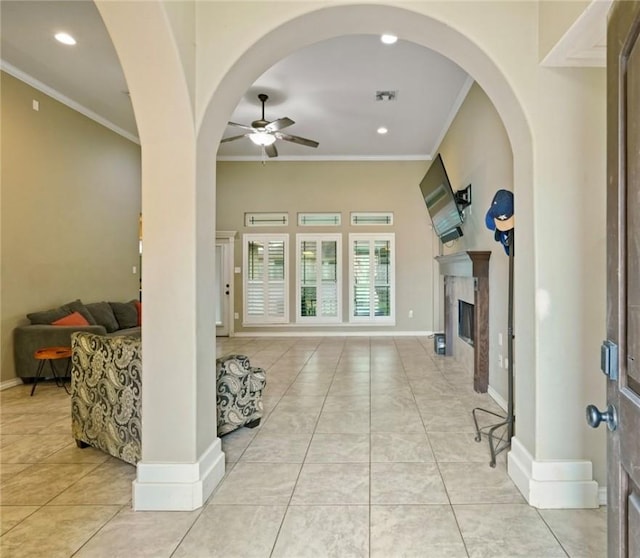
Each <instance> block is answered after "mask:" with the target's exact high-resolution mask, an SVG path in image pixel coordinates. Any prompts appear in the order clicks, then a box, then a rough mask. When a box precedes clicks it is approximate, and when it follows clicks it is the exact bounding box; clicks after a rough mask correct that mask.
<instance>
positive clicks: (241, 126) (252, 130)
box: [227, 122, 255, 132]
mask: <svg viewBox="0 0 640 558" xmlns="http://www.w3.org/2000/svg"><path fill="white" fill-rule="evenodd" d="M227 126H235V127H236V128H241V129H243V130H247V131H249V132H255V129H254V128H252V127H251V126H246V125H245V124H238V123H237V122H227Z"/></svg>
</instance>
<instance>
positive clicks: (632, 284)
mask: <svg viewBox="0 0 640 558" xmlns="http://www.w3.org/2000/svg"><path fill="white" fill-rule="evenodd" d="M639 31H640V3H639V2H629V1H626V0H625V1H620V2H616V3H615V4H614V5H613V7H612V10H611V12H610V17H609V25H608V32H607V103H608V106H607V179H608V180H607V338H608V341H607V342H605V344H604V345H603V359H602V361H603V365H604V366H603V370H604V371H605V372H609V374H608V375H609V380H608V381H607V404H608V405H607V407H608V408H607V410H606V411H605V412H603V413H599V412H597V411H596V410H595V408H594V407H592V406H590V408H588V413H587V414H588V416H589V415H590V419H591V420H590V424H592V426H597V424H598V423H599V422H600V420H601V419H602V420H604V421H606V422H607V425H608V427H609V431H608V434H607V458H608V479H607V485H608V486H607V499H608V556H609V558H613V557H616V558H621V557H631V556H640V438H639V436H638V433H639V432H640V40H638V33H639ZM616 346H617V349H616ZM616 353H617V354H616ZM616 361H617V363H618V364H617V365H616ZM607 362H609V364H610V365H609V366H606V364H607Z"/></svg>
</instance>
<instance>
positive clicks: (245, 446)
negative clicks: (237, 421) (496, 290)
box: [0, 337, 606, 558]
mask: <svg viewBox="0 0 640 558" xmlns="http://www.w3.org/2000/svg"><path fill="white" fill-rule="evenodd" d="M431 346H432V341H431V340H428V339H426V338H420V339H419V338H367V337H349V338H340V337H328V338H270V339H265V338H261V339H248V338H232V339H218V354H227V353H231V352H236V353H241V354H246V355H248V356H250V358H251V362H252V365H254V366H261V367H263V368H265V370H266V371H267V388H266V391H265V394H264V402H265V418H264V419H263V421H262V424H261V425H260V427H258V428H256V429H254V430H249V429H246V428H243V429H240V430H237V431H235V432H233V433H231V434H229V435H227V436H225V437H224V438H223V439H222V445H223V449H224V451H225V454H226V460H227V475H226V477H225V479H224V480H223V481H222V483H221V484H220V486H219V487H218V488H217V490H216V491H215V493H214V494H213V496H212V497H211V498H210V500H209V501H208V502H207V504H206V505H205V506H204V507H203V508H202V509H200V510H196V511H193V512H162V513H156V512H144V513H143V512H138V513H135V512H132V511H131V509H130V497H131V480H132V479H133V478H134V476H135V470H134V468H133V467H132V466H129V465H127V464H124V463H122V462H120V461H118V460H116V459H113V458H111V457H108V456H106V455H104V454H102V453H101V452H99V451H97V450H94V449H92V448H87V449H85V450H79V449H77V448H76V447H75V444H74V443H73V441H72V440H71V437H70V427H69V418H68V416H69V399H68V396H67V395H66V394H65V393H64V391H63V390H62V389H59V388H56V387H55V385H52V384H44V385H41V386H38V390H37V392H36V395H35V396H34V397H33V398H30V397H29V395H28V391H29V390H28V387H27V386H21V387H16V388H12V389H9V390H5V391H4V392H2V393H1V394H0V402H1V403H2V409H1V413H2V420H1V422H0V428H1V436H0V444H1V445H0V451H1V453H0V457H1V458H0V462H1V468H0V473H1V477H0V483H1V484H0V492H1V495H0V498H1V504H2V506H1V507H0V514H1V519H2V522H1V523H2V526H1V528H2V537H1V538H0V555H2V556H3V558H9V557H21V556H25V557H27V556H28V557H39V556H43V557H45V556H46V557H47V558H49V557H52V558H53V557H58V556H59V557H67V556H79V557H98V556H100V557H109V558H112V557H116V556H122V557H125V556H126V557H143V556H149V557H154V558H156V557H163V556H167V557H169V556H174V557H181V558H186V557H214V556H220V557H224V558H234V557H238V558H254V557H255V558H259V557H291V558H305V557H313V556H317V557H322V558H329V557H336V558H343V557H344V558H346V557H351V556H363V557H367V556H371V557H380V558H395V557H398V558H399V557H420V558H422V557H432V556H433V557H456V556H461V557H466V556H471V557H487V558H498V557H505V558H507V557H508V558H513V557H517V556H526V557H528V558H552V557H555V556H571V557H574V558H602V557H604V556H606V509H604V508H601V509H599V510H536V509H534V508H531V507H529V506H528V505H526V503H525V502H524V500H523V498H522V496H521V495H520V493H519V492H518V490H517V489H516V488H515V486H514V485H513V483H512V482H511V480H510V479H509V477H508V475H507V473H506V468H505V459H504V457H505V456H504V454H503V455H501V456H500V459H499V463H498V466H497V467H496V468H495V469H492V468H490V467H489V465H488V461H489V450H488V446H487V443H486V441H483V442H482V443H480V444H478V443H476V442H475V441H474V439H473V438H474V436H473V431H474V430H473V421H472V419H471V409H473V408H474V407H476V406H478V405H480V406H483V407H486V408H491V409H494V410H496V411H500V409H499V408H498V407H497V406H496V405H495V403H493V401H492V400H491V399H490V398H489V397H488V396H486V395H479V394H476V393H474V392H473V389H472V381H471V377H470V376H469V375H468V374H467V373H466V372H464V371H463V370H462V369H460V368H459V367H458V366H457V365H456V364H455V362H452V361H451V359H446V358H444V357H438V356H435V355H433V351H432V350H431Z"/></svg>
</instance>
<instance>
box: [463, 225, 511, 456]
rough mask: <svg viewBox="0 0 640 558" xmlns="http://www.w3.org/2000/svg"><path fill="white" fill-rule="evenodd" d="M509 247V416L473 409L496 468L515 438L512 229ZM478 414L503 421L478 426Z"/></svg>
mask: <svg viewBox="0 0 640 558" xmlns="http://www.w3.org/2000/svg"><path fill="white" fill-rule="evenodd" d="M508 235H509V237H508V240H507V242H508V246H509V311H508V325H507V358H508V359H509V363H508V366H507V384H508V387H507V390H508V393H507V414H506V416H505V415H501V414H498V413H494V412H493V411H489V410H488V409H483V408H481V407H476V408H475V409H473V411H471V412H472V414H473V422H474V424H475V427H476V438H475V440H476V442H480V441H481V440H482V436H483V435H484V436H486V437H487V439H488V440H489V451H490V453H491V461H490V462H489V465H490V466H491V467H495V466H496V457H497V456H498V455H499V454H500V453H502V452H503V451H504V450H506V449H509V448H510V447H511V438H512V437H513V427H514V423H515V415H514V409H513V339H514V336H513V257H514V251H515V242H514V240H515V234H514V230H513V229H511V230H510V231H509V233H508ZM477 413H485V414H487V415H491V416H494V417H497V418H499V419H501V420H500V421H499V422H496V423H493V424H489V425H487V426H482V427H481V426H480V425H479V424H478V416H477Z"/></svg>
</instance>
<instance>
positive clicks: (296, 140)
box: [275, 132, 320, 147]
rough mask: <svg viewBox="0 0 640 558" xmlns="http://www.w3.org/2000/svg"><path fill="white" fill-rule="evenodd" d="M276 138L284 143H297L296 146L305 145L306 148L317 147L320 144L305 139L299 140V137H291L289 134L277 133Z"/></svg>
mask: <svg viewBox="0 0 640 558" xmlns="http://www.w3.org/2000/svg"><path fill="white" fill-rule="evenodd" d="M275 135H276V137H277V138H278V139H281V140H284V141H290V142H291V143H297V144H298V145H306V146H307V147H318V146H319V145H320V144H319V143H318V142H317V141H314V140H310V139H307V138H301V137H300V136H291V135H289V134H283V133H281V132H277V133H276V134H275Z"/></svg>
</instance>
